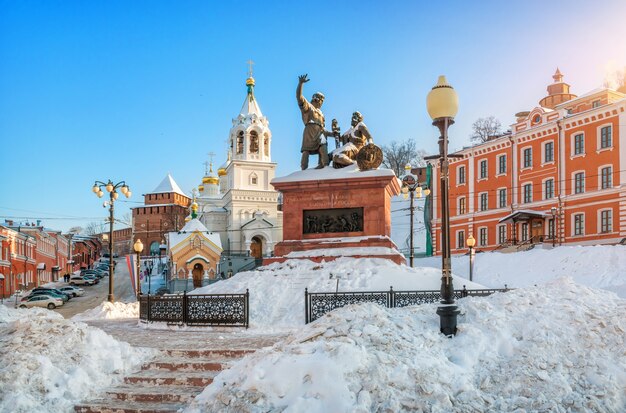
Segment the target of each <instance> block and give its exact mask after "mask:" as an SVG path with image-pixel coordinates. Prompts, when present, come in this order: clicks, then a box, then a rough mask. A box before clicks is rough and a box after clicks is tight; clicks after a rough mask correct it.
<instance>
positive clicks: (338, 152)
mask: <svg viewBox="0 0 626 413" xmlns="http://www.w3.org/2000/svg"><path fill="white" fill-rule="evenodd" d="M350 124H351V125H352V127H351V128H350V129H348V130H347V131H346V133H344V134H343V135H341V138H339V140H340V143H341V146H340V147H338V148H337V149H335V150H334V151H333V167H335V168H343V167H346V166H348V165H352V164H353V163H354V162H355V161H356V157H357V154H358V153H359V151H360V150H361V148H362V147H363V146H364V145H365V144H366V143H367V142H369V143H371V142H372V140H373V138H372V135H371V134H370V131H369V129H367V126H365V123H363V115H361V113H360V112H354V113H353V114H352V121H351V123H350ZM333 130H335V129H333Z"/></svg>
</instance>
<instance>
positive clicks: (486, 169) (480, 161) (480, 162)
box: [477, 159, 489, 181]
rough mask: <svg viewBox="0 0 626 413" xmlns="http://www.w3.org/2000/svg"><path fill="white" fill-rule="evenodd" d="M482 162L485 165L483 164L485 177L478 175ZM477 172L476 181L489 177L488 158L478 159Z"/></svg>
mask: <svg viewBox="0 0 626 413" xmlns="http://www.w3.org/2000/svg"><path fill="white" fill-rule="evenodd" d="M483 162H485V165H486V166H485V177H484V178H482V177H481V175H480V173H481V170H482V168H481V164H482V163H483ZM477 172H478V174H477V175H478V179H477V181H485V180H487V179H489V160H488V159H479V160H478V171H477Z"/></svg>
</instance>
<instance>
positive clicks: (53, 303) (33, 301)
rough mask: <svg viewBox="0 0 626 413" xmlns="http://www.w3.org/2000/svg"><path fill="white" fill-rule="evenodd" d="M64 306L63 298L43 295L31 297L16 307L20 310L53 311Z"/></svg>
mask: <svg viewBox="0 0 626 413" xmlns="http://www.w3.org/2000/svg"><path fill="white" fill-rule="evenodd" d="M62 305H63V300H62V299H61V298H57V297H52V296H50V295H43V294H42V295H35V296H33V297H29V298H28V299H27V300H25V301H20V303H19V304H18V305H16V307H19V308H31V307H46V308H48V309H50V310H52V309H54V308H57V307H60V306H62Z"/></svg>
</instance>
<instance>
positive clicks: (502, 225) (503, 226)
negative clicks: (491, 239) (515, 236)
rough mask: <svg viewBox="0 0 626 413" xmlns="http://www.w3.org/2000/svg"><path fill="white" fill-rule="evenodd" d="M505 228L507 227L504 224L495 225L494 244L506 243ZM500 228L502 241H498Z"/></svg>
mask: <svg viewBox="0 0 626 413" xmlns="http://www.w3.org/2000/svg"><path fill="white" fill-rule="evenodd" d="M506 227H507V225H506V224H498V225H496V242H497V243H498V244H500V243H504V242H506V237H507V234H506ZM500 228H504V239H503V240H502V241H500V239H499V237H500Z"/></svg>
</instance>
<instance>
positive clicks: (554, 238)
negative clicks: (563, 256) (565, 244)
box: [550, 207, 556, 248]
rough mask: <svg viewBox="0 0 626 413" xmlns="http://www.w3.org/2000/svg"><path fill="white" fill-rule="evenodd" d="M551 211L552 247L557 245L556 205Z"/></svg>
mask: <svg viewBox="0 0 626 413" xmlns="http://www.w3.org/2000/svg"><path fill="white" fill-rule="evenodd" d="M550 212H551V213H552V228H550V229H551V230H552V248H554V247H555V246H556V207H552V208H550Z"/></svg>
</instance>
